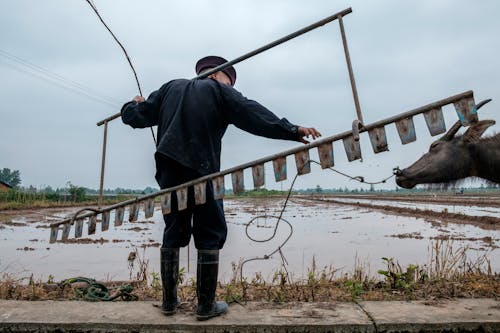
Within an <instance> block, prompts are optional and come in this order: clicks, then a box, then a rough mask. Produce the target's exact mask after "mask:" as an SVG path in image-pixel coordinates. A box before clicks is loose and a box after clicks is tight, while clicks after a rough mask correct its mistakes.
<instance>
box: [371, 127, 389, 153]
mask: <svg viewBox="0 0 500 333" xmlns="http://www.w3.org/2000/svg"><path fill="white" fill-rule="evenodd" d="M368 136H369V137H370V142H371V144H372V148H373V152H374V153H375V154H378V153H381V152H383V151H388V150H389V146H388V145H387V136H386V135H385V127H383V126H382V127H377V128H373V129H371V130H369V131H368Z"/></svg>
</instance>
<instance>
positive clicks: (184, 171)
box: [121, 56, 321, 320]
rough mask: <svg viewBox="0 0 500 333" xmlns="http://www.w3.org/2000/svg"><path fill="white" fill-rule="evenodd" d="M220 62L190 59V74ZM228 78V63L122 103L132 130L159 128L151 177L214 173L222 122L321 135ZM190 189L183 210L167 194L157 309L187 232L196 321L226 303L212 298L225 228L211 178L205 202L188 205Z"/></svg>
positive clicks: (174, 179) (171, 295) (300, 137)
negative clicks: (193, 261)
mask: <svg viewBox="0 0 500 333" xmlns="http://www.w3.org/2000/svg"><path fill="white" fill-rule="evenodd" d="M225 62H227V61H226V60H225V59H224V58H221V57H215V56H208V57H205V58H202V59H200V60H199V61H198V62H197V63H196V73H197V74H200V73H202V72H204V71H207V70H210V69H211V68H215V67H217V66H219V65H221V64H223V63H225ZM235 82H236V71H235V69H234V68H233V67H227V68H226V69H224V70H222V71H219V72H217V73H215V74H212V75H210V76H209V77H208V78H207V79H202V80H185V79H178V80H173V81H170V82H168V83H166V84H164V85H163V86H162V87H161V88H160V89H159V90H157V91H155V92H153V93H152V94H151V95H150V96H149V97H148V99H147V100H145V99H144V98H142V97H140V96H136V97H135V98H134V100H133V101H131V102H128V103H126V104H125V105H124V106H123V107H122V110H121V116H122V120H123V122H124V123H125V124H128V125H130V126H132V127H133V128H145V127H150V126H154V125H157V126H158V135H157V138H158V142H157V147H156V153H155V160H156V176H155V177H156V180H157V181H158V184H159V185H160V187H161V188H162V189H164V188H169V187H173V186H176V185H179V184H182V183H185V182H188V181H190V180H193V179H196V178H199V177H201V176H204V175H207V174H211V173H215V172H217V171H220V152H221V139H222V137H223V135H224V133H225V131H226V128H227V126H228V125H229V124H234V125H235V126H237V127H239V128H241V129H243V130H245V131H247V132H250V133H252V134H255V135H259V136H264V137H268V138H273V139H284V140H293V141H300V142H303V143H307V141H306V140H305V138H304V137H309V136H312V138H313V139H316V138H317V137H319V136H321V134H320V133H319V132H318V131H316V129H314V128H306V127H300V126H296V125H293V124H291V123H290V122H288V120H286V119H285V118H283V119H279V118H278V117H276V115H274V114H273V113H272V112H271V111H269V110H268V109H266V108H265V107H264V106H262V105H260V104H259V103H257V102H255V101H252V100H249V99H247V98H245V97H244V96H243V95H242V94H241V93H239V92H238V91H237V90H235V89H234V88H233V86H234V84H235ZM193 192H194V190H193V188H189V189H188V208H187V209H185V210H182V211H179V210H178V209H177V198H176V196H175V195H172V212H171V213H170V214H168V215H164V220H165V231H164V234H163V244H162V247H161V276H162V285H163V303H162V312H163V313H164V314H165V315H172V314H174V313H175V312H176V307H177V305H178V299H177V280H178V273H179V248H180V247H184V246H187V245H188V244H189V240H190V238H191V235H193V238H194V243H195V246H196V248H197V250H198V260H197V285H196V291H197V297H198V307H197V311H196V312H197V319H198V320H206V319H209V318H212V317H215V316H218V315H220V314H222V313H225V312H226V311H227V304H226V303H225V302H216V301H215V290H216V287H217V274H218V267H219V266H218V264H219V250H220V249H222V247H223V246H224V242H225V240H226V235H227V226H226V221H225V218H224V209H223V203H222V200H215V199H214V194H213V188H212V184H211V182H207V192H206V203H205V204H203V205H195V204H194V193H193ZM191 220H192V221H191Z"/></svg>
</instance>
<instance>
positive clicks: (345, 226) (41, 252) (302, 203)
mask: <svg viewBox="0 0 500 333" xmlns="http://www.w3.org/2000/svg"><path fill="white" fill-rule="evenodd" d="M282 203H283V199H281V198H270V199H269V198H267V199H232V200H226V201H225V211H226V218H227V221H228V240H227V243H226V245H225V247H224V249H223V250H222V252H221V267H220V270H221V279H222V280H224V281H227V280H229V279H230V278H231V275H232V269H231V267H232V263H237V262H239V261H241V260H242V259H245V258H252V257H256V256H262V255H264V254H268V253H270V252H272V251H273V250H274V249H276V248H277V246H279V245H280V244H281V243H282V242H283V240H285V239H286V237H287V236H288V234H289V227H288V226H287V225H286V224H285V223H280V225H279V227H278V230H277V235H276V238H275V239H273V240H272V241H270V242H267V243H254V242H252V241H250V240H249V239H248V238H247V237H246V236H245V226H244V224H245V223H247V222H248V221H249V220H250V219H252V218H253V217H255V216H257V215H261V214H268V215H278V213H279V210H280V209H281V205H282ZM41 213H42V215H43V214H44V212H43V211H42V212H41ZM49 213H50V215H52V216H54V215H55V216H57V215H59V216H62V215H64V214H67V213H69V211H68V210H66V211H62V212H61V211H59V212H54V211H50V212H48V213H46V214H47V215H49ZM141 215H142V216H141ZM141 215H140V217H139V221H140V222H139V223H124V225H123V226H121V227H117V228H114V227H110V230H109V231H106V232H100V231H97V235H93V236H91V237H88V238H89V239H91V240H94V241H96V240H99V239H101V242H97V243H93V244H63V243H56V244H49V243H48V236H49V230H48V229H46V228H40V226H45V225H47V223H48V221H47V220H50V217H49V218H47V217H45V218H42V217H40V216H38V217H33V216H31V217H30V218H23V217H15V218H13V219H11V220H10V221H13V222H15V223H16V225H9V224H7V225H6V224H5V221H4V224H3V225H2V226H3V228H1V229H0V272H9V273H14V274H17V275H29V274H31V273H33V274H34V276H36V277H41V278H42V279H47V278H48V276H49V275H53V276H54V278H55V280H61V279H64V278H67V277H72V276H79V275H83V276H89V277H94V278H97V279H114V280H122V279H128V278H129V275H130V271H131V270H130V268H129V266H128V262H127V257H128V255H129V253H130V252H131V251H132V250H133V249H134V247H138V248H139V255H140V257H142V258H144V259H145V260H148V261H149V271H154V272H159V252H160V250H159V247H157V246H159V243H160V242H161V235H162V232H163V220H162V215H161V213H160V211H156V212H155V215H154V216H153V218H151V219H149V220H145V219H144V216H143V214H142V213H141ZM283 217H284V218H285V219H286V220H287V221H289V222H290V223H291V224H292V226H293V235H292V237H291V239H290V241H289V242H288V243H287V244H286V245H285V246H284V247H283V254H284V256H285V258H286V260H287V262H288V266H287V269H288V271H289V272H291V273H292V274H293V275H294V277H295V278H302V277H305V276H306V275H307V271H308V268H310V267H311V265H312V261H313V257H314V258H315V260H316V265H317V267H318V268H322V267H324V266H332V267H333V268H335V269H339V270H340V271H341V272H351V271H352V270H353V267H354V264H355V262H356V261H358V262H359V263H361V264H362V265H364V266H365V268H366V269H367V270H369V271H370V272H371V274H372V275H376V271H377V270H378V269H381V268H383V263H382V260H381V257H394V258H396V259H397V260H399V262H400V263H401V264H402V265H406V264H410V263H419V264H426V263H427V258H428V256H429V255H428V254H429V250H428V247H429V245H430V244H431V242H432V240H431V237H436V236H440V235H450V236H453V237H458V238H460V239H461V240H457V241H455V242H454V247H456V248H458V247H459V246H468V247H469V248H470V250H469V256H470V257H471V258H474V257H477V256H478V255H481V254H483V253H485V252H490V254H489V257H490V259H491V265H492V268H493V269H494V270H495V271H497V272H498V271H500V258H499V256H498V250H496V249H495V248H496V245H498V244H499V242H500V232H499V231H491V230H482V229H480V228H477V227H474V226H468V225H454V224H444V223H443V224H438V223H433V224H431V223H429V222H426V221H424V220H423V219H416V218H411V217H398V216H393V215H385V214H383V213H381V212H373V211H369V210H367V209H357V208H354V207H352V208H351V207H346V206H343V205H342V206H340V205H335V204H330V203H320V202H319V203H315V202H314V203H313V202H310V201H307V200H301V199H292V201H291V202H290V203H289V205H288V207H287V209H286V211H285V214H284V215H283ZM112 218H113V217H112ZM42 220H43V221H42ZM22 224H23V225H22ZM274 225H275V220H274V219H271V218H267V219H259V220H257V221H256V223H255V225H254V226H252V227H250V228H249V233H250V234H251V235H252V236H253V237H255V238H257V239H263V238H267V237H269V236H270V235H271V234H272V232H273V227H274ZM37 227H38V228H37ZM98 230H99V225H98ZM72 233H73V230H72ZM398 235H399V236H400V237H405V236H404V235H413V236H417V237H418V238H398V237H395V236H398ZM402 235H403V236H402ZM484 237H491V238H492V242H485V241H483V240H482V239H483V238H484ZM84 238H87V236H85V233H84ZM464 238H469V239H472V240H463V239H464ZM141 246H146V247H144V248H142V247H141ZM155 246H156V247H155ZM187 252H188V251H186V249H183V250H182V251H181V266H184V267H186V270H187V269H188V268H189V274H190V275H193V273H195V271H196V250H195V249H194V247H193V245H192V244H191V245H190V251H189V257H190V260H189V265H188V258H187V257H188V253H187ZM281 263H282V260H281V258H280V256H279V255H275V256H273V257H272V258H271V259H269V260H265V261H253V262H250V263H248V264H246V265H245V267H244V274H245V275H246V276H249V277H251V276H253V275H254V274H255V272H261V273H262V274H263V276H264V277H266V278H268V279H272V272H273V271H274V270H276V269H277V268H279V267H280V265H281ZM131 269H132V271H133V272H135V270H136V269H137V262H136V263H135V267H132V268H131Z"/></svg>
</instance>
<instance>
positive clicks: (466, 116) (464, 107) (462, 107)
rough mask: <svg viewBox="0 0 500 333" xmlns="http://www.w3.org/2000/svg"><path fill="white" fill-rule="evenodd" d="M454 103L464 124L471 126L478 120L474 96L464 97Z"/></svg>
mask: <svg viewBox="0 0 500 333" xmlns="http://www.w3.org/2000/svg"><path fill="white" fill-rule="evenodd" d="M453 105H454V106H455V110H456V111H457V115H458V119H460V122H461V123H462V125H463V126H469V125H470V124H473V123H476V122H477V109H476V103H475V102H474V98H473V97H468V98H462V99H461V100H459V101H458V102H455V103H453Z"/></svg>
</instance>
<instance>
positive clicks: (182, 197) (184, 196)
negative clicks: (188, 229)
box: [175, 187, 188, 210]
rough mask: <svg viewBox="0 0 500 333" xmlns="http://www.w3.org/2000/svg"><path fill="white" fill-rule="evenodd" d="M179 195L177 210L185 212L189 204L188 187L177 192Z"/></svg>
mask: <svg viewBox="0 0 500 333" xmlns="http://www.w3.org/2000/svg"><path fill="white" fill-rule="evenodd" d="M175 192H176V194H177V208H178V209H179V210H184V209H186V208H187V202H188V189H187V187H183V188H180V189H178V190H177V191H175Z"/></svg>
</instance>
